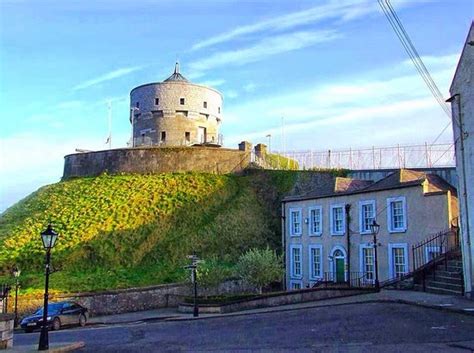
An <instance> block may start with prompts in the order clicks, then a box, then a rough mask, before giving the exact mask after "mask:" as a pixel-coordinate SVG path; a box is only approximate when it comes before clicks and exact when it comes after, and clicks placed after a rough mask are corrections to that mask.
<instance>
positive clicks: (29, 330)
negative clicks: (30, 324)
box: [25, 328, 33, 333]
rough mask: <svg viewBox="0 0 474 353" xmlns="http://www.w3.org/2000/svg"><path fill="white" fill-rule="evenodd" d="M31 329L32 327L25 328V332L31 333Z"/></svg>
mask: <svg viewBox="0 0 474 353" xmlns="http://www.w3.org/2000/svg"><path fill="white" fill-rule="evenodd" d="M32 332H33V329H32V328H25V333H32Z"/></svg>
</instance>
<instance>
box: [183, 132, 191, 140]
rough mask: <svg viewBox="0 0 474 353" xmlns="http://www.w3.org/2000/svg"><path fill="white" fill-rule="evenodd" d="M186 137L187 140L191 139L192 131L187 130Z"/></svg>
mask: <svg viewBox="0 0 474 353" xmlns="http://www.w3.org/2000/svg"><path fill="white" fill-rule="evenodd" d="M184 139H185V140H186V141H187V142H189V141H191V133H190V132H189V131H186V132H185V133H184Z"/></svg>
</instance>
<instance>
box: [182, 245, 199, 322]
mask: <svg viewBox="0 0 474 353" xmlns="http://www.w3.org/2000/svg"><path fill="white" fill-rule="evenodd" d="M187 258H188V259H190V260H191V265H188V266H185V267H184V268H185V269H187V270H191V280H192V283H193V287H194V308H193V317H198V316H199V306H198V303H197V273H196V272H197V271H196V270H197V267H198V263H200V262H201V260H199V257H198V256H197V255H196V254H195V253H194V251H193V254H192V255H188V256H187Z"/></svg>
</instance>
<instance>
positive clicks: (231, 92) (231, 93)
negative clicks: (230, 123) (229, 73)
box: [224, 89, 239, 99]
mask: <svg viewBox="0 0 474 353" xmlns="http://www.w3.org/2000/svg"><path fill="white" fill-rule="evenodd" d="M238 96H239V93H238V92H237V91H235V90H231V89H230V90H228V91H225V92H224V98H229V99H234V98H237V97H238Z"/></svg>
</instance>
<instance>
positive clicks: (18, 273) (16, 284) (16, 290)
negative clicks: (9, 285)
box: [12, 267, 21, 327]
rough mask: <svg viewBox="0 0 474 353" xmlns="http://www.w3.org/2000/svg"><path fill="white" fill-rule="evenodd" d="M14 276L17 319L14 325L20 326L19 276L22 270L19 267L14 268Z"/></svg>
mask: <svg viewBox="0 0 474 353" xmlns="http://www.w3.org/2000/svg"><path fill="white" fill-rule="evenodd" d="M12 273H13V277H15V320H14V326H15V327H17V326H18V285H19V282H18V278H19V277H20V274H21V271H20V270H19V269H18V268H17V267H14V268H13V271H12Z"/></svg>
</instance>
